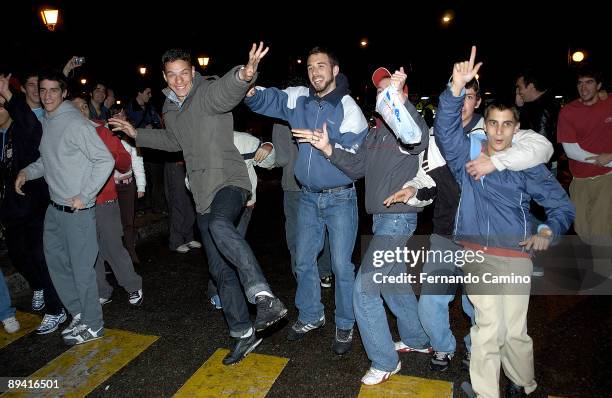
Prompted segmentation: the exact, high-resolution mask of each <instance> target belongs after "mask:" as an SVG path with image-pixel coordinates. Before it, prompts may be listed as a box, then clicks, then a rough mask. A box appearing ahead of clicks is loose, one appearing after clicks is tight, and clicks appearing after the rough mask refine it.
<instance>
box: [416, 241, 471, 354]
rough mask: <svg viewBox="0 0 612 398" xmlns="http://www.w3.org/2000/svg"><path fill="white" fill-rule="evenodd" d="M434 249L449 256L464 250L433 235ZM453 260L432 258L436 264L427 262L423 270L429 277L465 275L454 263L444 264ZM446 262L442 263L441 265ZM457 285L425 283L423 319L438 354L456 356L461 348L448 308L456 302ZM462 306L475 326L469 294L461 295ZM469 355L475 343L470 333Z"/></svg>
mask: <svg viewBox="0 0 612 398" xmlns="http://www.w3.org/2000/svg"><path fill="white" fill-rule="evenodd" d="M429 241H430V243H431V245H430V248H429V250H430V251H434V250H439V251H442V252H443V253H445V251H447V250H450V251H453V252H456V251H457V250H463V249H462V247H461V246H459V245H457V244H456V243H454V242H453V241H451V240H450V239H447V238H445V237H443V236H440V235H437V234H433V235H431V237H430V239H429ZM447 258H450V256H442V257H441V258H440V257H436V256H431V258H430V259H431V260H432V261H427V262H426V263H425V265H424V266H423V272H424V273H427V275H448V276H451V275H463V271H462V269H461V268H458V267H457V266H456V265H455V264H454V263H453V262H444V260H445V259H447ZM438 259H442V260H443V261H442V262H438V261H437V260H438ZM456 291H457V285H449V284H427V283H423V286H422V290H421V297H420V298H419V319H420V320H421V324H422V325H423V328H425V332H426V333H427V335H428V336H429V340H430V341H431V346H432V348H433V349H434V351H441V352H451V353H454V352H455V350H456V348H457V342H456V341H455V336H453V332H452V331H451V329H450V322H449V316H448V305H449V303H450V302H451V301H453V300H454V299H455V292H456ZM461 305H462V307H463V312H465V314H466V315H467V316H468V317H469V318H470V321H471V324H472V325H474V319H475V318H474V306H473V305H472V303H471V302H470V300H469V299H468V297H467V295H466V294H462V295H461ZM463 341H464V343H465V346H466V348H467V350H468V351H471V347H472V342H471V340H470V333H469V332H468V334H467V335H466V336H465V337H464V338H463Z"/></svg>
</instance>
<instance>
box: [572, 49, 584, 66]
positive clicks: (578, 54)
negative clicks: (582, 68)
mask: <svg viewBox="0 0 612 398" xmlns="http://www.w3.org/2000/svg"><path fill="white" fill-rule="evenodd" d="M584 58H585V54H584V52H582V51H575V52H574V53H573V54H572V61H574V62H576V63H578V62H582V61H584Z"/></svg>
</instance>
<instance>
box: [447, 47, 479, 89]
mask: <svg viewBox="0 0 612 398" xmlns="http://www.w3.org/2000/svg"><path fill="white" fill-rule="evenodd" d="M475 62H476V46H472V52H471V54H470V60H469V61H463V62H457V63H456V64H455V66H453V82H452V91H453V94H454V95H455V96H456V97H457V96H459V94H460V93H461V90H462V89H463V88H464V87H465V85H466V84H467V83H468V82H469V81H470V80H472V79H473V78H474V77H475V76H476V74H478V71H479V70H480V67H481V66H482V62H479V63H478V64H476V65H474V63H475Z"/></svg>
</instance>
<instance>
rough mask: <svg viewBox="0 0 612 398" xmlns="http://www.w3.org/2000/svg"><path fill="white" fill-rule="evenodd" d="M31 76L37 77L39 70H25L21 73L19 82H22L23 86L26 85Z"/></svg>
mask: <svg viewBox="0 0 612 398" xmlns="http://www.w3.org/2000/svg"><path fill="white" fill-rule="evenodd" d="M31 77H36V78H37V77H39V76H38V72H35V71H33V70H26V71H23V72H22V73H20V74H19V83H21V85H22V86H25V84H26V82H27V81H28V79H29V78H31Z"/></svg>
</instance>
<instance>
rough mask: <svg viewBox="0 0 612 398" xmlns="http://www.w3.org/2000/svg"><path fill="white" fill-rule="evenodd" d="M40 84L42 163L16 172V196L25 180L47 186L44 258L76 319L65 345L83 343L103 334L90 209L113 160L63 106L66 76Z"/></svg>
mask: <svg viewBox="0 0 612 398" xmlns="http://www.w3.org/2000/svg"><path fill="white" fill-rule="evenodd" d="M39 81H40V98H41V102H42V104H43V107H44V108H45V116H44V118H43V121H42V125H43V136H42V140H41V142H40V148H39V149H40V158H38V160H37V161H36V162H34V163H31V164H30V165H28V166H27V167H26V168H24V169H23V170H21V171H20V172H19V174H18V175H17V179H16V180H15V191H16V192H17V193H19V194H22V195H23V191H22V190H21V188H22V186H23V185H24V184H25V183H26V181H28V180H35V179H37V178H40V177H44V178H45V181H46V182H47V185H48V186H49V194H50V196H51V204H50V205H49V207H48V209H47V214H46V216H45V227H44V235H43V244H44V250H45V258H46V260H47V265H48V267H49V275H50V276H51V280H52V281H53V285H54V286H55V288H56V290H57V293H58V295H59V297H60V299H61V300H62V303H63V304H64V306H65V307H66V308H67V309H68V312H70V314H71V315H72V316H73V319H74V320H76V319H79V318H80V321H79V322H77V321H75V322H72V323H71V325H70V327H68V329H66V330H64V331H62V336H63V338H64V342H65V343H66V344H67V345H75V344H82V343H86V342H88V341H92V340H97V339H99V338H100V337H102V336H103V334H104V327H103V326H104V323H103V320H102V308H101V306H100V302H99V301H98V289H97V285H96V273H95V271H94V263H95V261H96V256H97V255H98V243H97V238H96V219H95V213H94V210H93V207H94V206H95V203H96V195H97V193H98V191H100V189H101V188H102V186H103V185H104V183H105V182H106V180H107V179H108V176H109V175H110V173H111V172H112V170H113V168H114V167H115V166H114V164H115V161H114V160H113V157H112V156H111V154H110V153H109V152H108V149H107V148H106V146H105V145H104V143H103V142H102V140H101V139H100V138H99V137H98V134H97V133H96V130H95V129H94V128H93V126H92V125H91V123H90V122H89V121H88V120H86V119H85V118H84V117H83V116H82V115H81V113H80V112H79V111H78V110H77V109H76V108H75V107H74V106H72V104H70V103H69V102H65V101H64V99H65V98H66V94H67V90H66V88H67V84H66V81H65V80H64V76H63V75H61V74H59V73H50V74H43V75H41V76H40V80H39ZM79 314H80V315H81V316H80V317H79V316H78V315H79Z"/></svg>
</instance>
